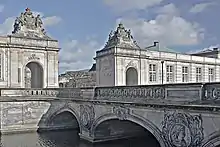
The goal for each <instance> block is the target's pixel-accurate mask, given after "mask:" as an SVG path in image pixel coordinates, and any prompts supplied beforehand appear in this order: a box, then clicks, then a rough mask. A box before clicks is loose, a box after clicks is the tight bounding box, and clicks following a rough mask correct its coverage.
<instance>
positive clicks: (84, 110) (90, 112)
mask: <svg viewBox="0 0 220 147" xmlns="http://www.w3.org/2000/svg"><path fill="white" fill-rule="evenodd" d="M94 119H95V112H94V108H93V106H89V105H80V124H81V125H82V127H83V128H84V129H86V130H89V129H90V128H91V125H92V123H93V121H94Z"/></svg>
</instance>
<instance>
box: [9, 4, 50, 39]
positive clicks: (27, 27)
mask: <svg viewBox="0 0 220 147" xmlns="http://www.w3.org/2000/svg"><path fill="white" fill-rule="evenodd" d="M12 34H13V35H16V36H22V37H35V38H49V37H48V36H47V35H46V32H45V29H44V28H43V21H42V20H41V18H40V15H39V14H38V15H37V16H34V15H33V13H32V12H31V10H30V9H29V8H27V9H26V10H25V12H24V13H23V12H22V13H21V15H20V16H19V17H17V18H16V19H15V22H14V30H13V31H12Z"/></svg>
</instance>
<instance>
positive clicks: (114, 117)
mask: <svg viewBox="0 0 220 147" xmlns="http://www.w3.org/2000/svg"><path fill="white" fill-rule="evenodd" d="M219 100H220V83H196V84H193V83H191V84H172V85H169V84H166V85H148V86H129V87H128V86H125V87H123V86H118V87H96V88H60V89H1V103H0V104H1V109H0V110H1V111H0V112H1V132H2V133H10V132H13V131H15V132H18V131H33V130H35V131H44V130H56V129H77V130H79V135H80V137H81V138H82V139H85V140H88V141H91V142H99V141H107V140H114V139H119V138H127V137H134V136H145V137H146V141H148V142H149V144H153V146H158V147H218V146H220V103H219V102H220V101H219Z"/></svg>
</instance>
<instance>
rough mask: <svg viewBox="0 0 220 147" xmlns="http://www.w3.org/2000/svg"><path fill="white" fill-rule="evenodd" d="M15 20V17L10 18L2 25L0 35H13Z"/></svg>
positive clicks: (0, 25)
mask: <svg viewBox="0 0 220 147" xmlns="http://www.w3.org/2000/svg"><path fill="white" fill-rule="evenodd" d="M14 20H15V18H14V17H8V18H7V19H5V21H4V22H3V23H2V24H0V35H7V34H11V32H12V29H13V23H14Z"/></svg>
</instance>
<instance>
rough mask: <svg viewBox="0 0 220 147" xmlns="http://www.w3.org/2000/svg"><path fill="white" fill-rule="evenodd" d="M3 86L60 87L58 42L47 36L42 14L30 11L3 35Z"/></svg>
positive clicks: (0, 76) (0, 40)
mask: <svg viewBox="0 0 220 147" xmlns="http://www.w3.org/2000/svg"><path fill="white" fill-rule="evenodd" d="M0 46H1V47H0V87H2V88H52V87H58V86H59V84H58V52H59V49H60V48H59V46H58V41H57V40H54V39H52V38H50V37H49V36H47V34H46V32H45V29H44V28H43V22H42V20H41V18H40V15H37V16H34V14H33V13H32V12H31V10H30V9H29V8H27V9H26V10H25V12H24V13H21V14H20V16H19V17H17V18H16V20H15V22H14V30H13V31H12V34H11V35H7V36H0Z"/></svg>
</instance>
